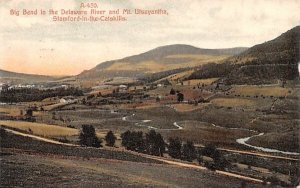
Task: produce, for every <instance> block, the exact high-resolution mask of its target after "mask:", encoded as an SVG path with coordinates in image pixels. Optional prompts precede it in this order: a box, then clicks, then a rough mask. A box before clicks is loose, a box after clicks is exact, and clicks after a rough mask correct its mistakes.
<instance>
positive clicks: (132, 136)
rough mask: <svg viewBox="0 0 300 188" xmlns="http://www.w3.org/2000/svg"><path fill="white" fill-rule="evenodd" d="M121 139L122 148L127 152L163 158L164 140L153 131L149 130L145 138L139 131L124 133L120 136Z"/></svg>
mask: <svg viewBox="0 0 300 188" xmlns="http://www.w3.org/2000/svg"><path fill="white" fill-rule="evenodd" d="M121 138H122V146H124V147H125V148H126V149H128V150H132V151H137V152H141V153H147V154H150V155H156V156H163V154H164V153H165V146H166V144H165V142H164V139H163V137H162V136H161V134H160V133H156V132H155V130H150V131H149V132H148V133H146V134H145V137H144V135H143V132H141V131H126V132H124V133H122V134H121Z"/></svg>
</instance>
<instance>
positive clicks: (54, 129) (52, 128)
mask: <svg viewBox="0 0 300 188" xmlns="http://www.w3.org/2000/svg"><path fill="white" fill-rule="evenodd" d="M0 125H4V126H7V127H12V128H17V129H20V130H23V131H29V130H31V131H32V133H33V134H35V135H40V136H44V137H53V136H73V135H78V134H79V131H78V129H71V128H68V127H61V126H57V125H48V124H43V123H32V122H23V121H2V120H1V121H0Z"/></svg>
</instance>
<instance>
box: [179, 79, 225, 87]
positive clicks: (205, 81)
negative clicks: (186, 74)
mask: <svg viewBox="0 0 300 188" xmlns="http://www.w3.org/2000/svg"><path fill="white" fill-rule="evenodd" d="M218 79H219V78H208V79H192V80H186V81H183V85H192V86H195V85H198V84H201V85H202V84H205V85H210V84H212V83H213V82H215V81H217V80H218Z"/></svg>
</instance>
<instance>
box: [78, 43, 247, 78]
mask: <svg viewBox="0 0 300 188" xmlns="http://www.w3.org/2000/svg"><path fill="white" fill-rule="evenodd" d="M245 50H247V48H243V47H240V48H229V49H201V48H196V47H194V46H190V45H183V44H176V45H168V46H162V47H158V48H155V49H153V50H150V51H148V52H145V53H142V54H139V55H134V56H130V57H125V58H123V59H119V60H113V61H107V62H104V63H101V64H99V65H97V66H96V67H95V68H93V69H91V70H87V71H84V72H82V73H81V74H79V75H78V76H77V78H79V79H105V78H111V77H116V76H118V77H139V76H142V75H145V74H147V73H156V72H161V71H167V70H173V69H178V68H184V67H195V66H198V65H203V64H206V63H208V62H221V61H223V60H224V59H227V58H228V57H231V56H233V55H237V54H240V53H241V52H244V51H245Z"/></svg>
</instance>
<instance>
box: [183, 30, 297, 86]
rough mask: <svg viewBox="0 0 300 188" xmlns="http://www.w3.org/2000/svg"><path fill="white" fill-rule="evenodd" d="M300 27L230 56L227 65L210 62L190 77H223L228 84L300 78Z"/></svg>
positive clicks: (272, 81)
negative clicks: (299, 70) (299, 65)
mask: <svg viewBox="0 0 300 188" xmlns="http://www.w3.org/2000/svg"><path fill="white" fill-rule="evenodd" d="M299 43H300V26H297V27H294V28H292V29H291V30H289V31H287V32H285V33H283V34H281V35H280V36H279V37H277V38H275V39H273V40H270V41H268V42H265V43H262V44H258V45H255V46H253V47H251V48H249V49H247V50H245V51H244V52H242V53H240V54H238V55H235V56H232V57H229V58H228V59H227V60H226V61H224V63H223V64H208V65H206V66H203V67H202V68H200V69H199V70H197V71H195V72H194V73H193V74H192V75H191V76H190V77H189V79H195V78H211V77H221V78H222V77H223V78H224V80H225V82H226V83H228V84H260V83H275V82H277V81H278V80H293V79H295V78H297V77H299V73H298V63H299V62H300V50H299V49H300V48H299V46H300V44H299Z"/></svg>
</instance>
